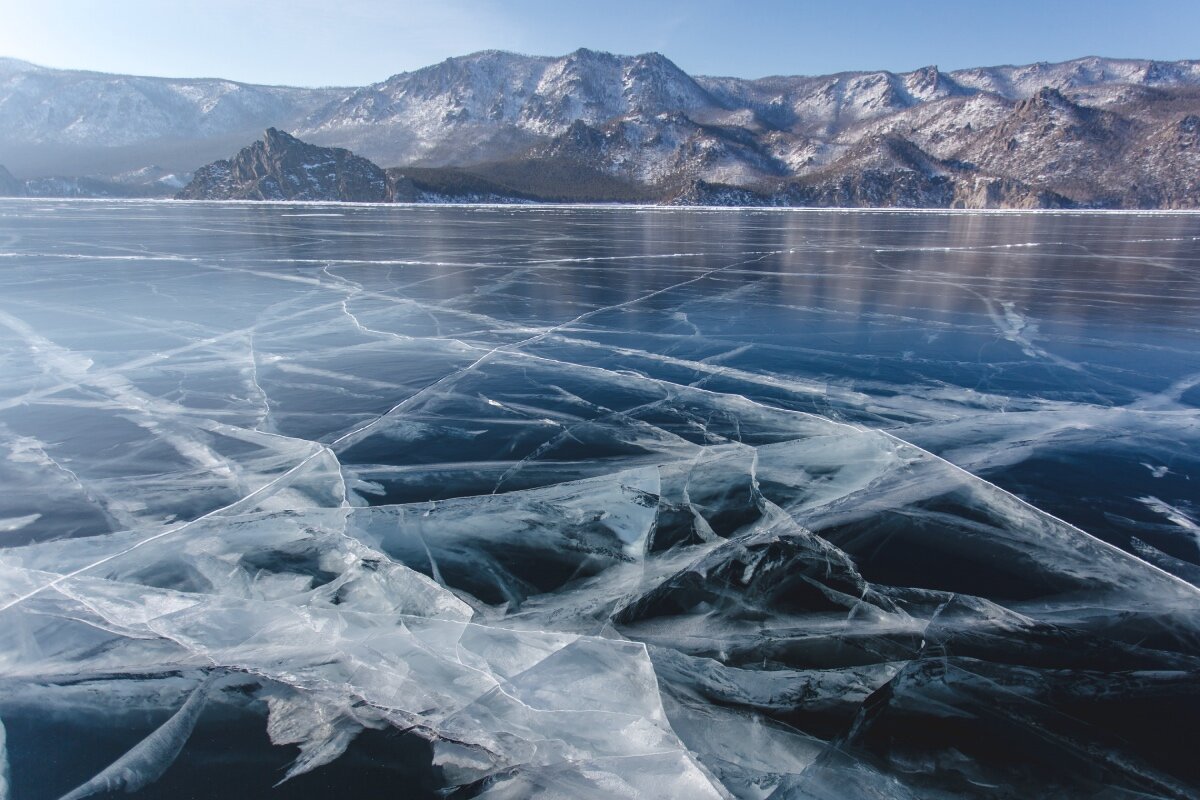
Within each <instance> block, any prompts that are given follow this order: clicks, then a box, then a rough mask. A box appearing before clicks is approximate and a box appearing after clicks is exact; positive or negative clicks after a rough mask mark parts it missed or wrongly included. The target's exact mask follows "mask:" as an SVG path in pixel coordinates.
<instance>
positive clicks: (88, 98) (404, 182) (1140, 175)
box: [0, 50, 1200, 208]
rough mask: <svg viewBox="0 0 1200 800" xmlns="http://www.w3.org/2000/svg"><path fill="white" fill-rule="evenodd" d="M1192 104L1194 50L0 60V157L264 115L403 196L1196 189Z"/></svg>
mask: <svg viewBox="0 0 1200 800" xmlns="http://www.w3.org/2000/svg"><path fill="white" fill-rule="evenodd" d="M60 85H61V87H62V88H61V90H60V89H56V88H55V87H57V86H60ZM14 87H15V88H14ZM30 87H33V88H30ZM80 87H86V90H85V89H83V88H80ZM35 89H36V91H34V90H35ZM31 98H37V102H36V103H35V102H34V101H33V100H32V99H31ZM31 109H32V110H31ZM114 109H121V110H120V111H118V110H114ZM1198 119H1200V61H1179V62H1157V61H1147V60H1132V59H1104V58H1092V57H1090V58H1083V59H1076V60H1074V61H1069V62H1064V63H1061V64H1044V63H1041V64H1033V65H1026V66H1002V67H985V68H977V69H968V70H958V71H953V72H944V71H942V70H939V69H938V68H937V67H936V66H929V67H924V68H921V69H918V70H913V71H911V72H905V73H892V72H853V73H840V74H836V75H828V76H815V77H810V76H776V77H768V78H761V79H757V80H745V79H739V78H721V77H703V76H699V77H693V76H689V75H688V74H687V73H685V72H684V71H683V70H681V69H680V68H679V67H677V66H676V65H675V64H673V63H672V62H671V61H670V60H668V59H667V58H665V57H663V56H661V55H658V54H655V53H649V54H643V55H638V56H619V55H611V54H608V53H598V52H594V51H590V50H578V51H576V52H574V53H570V54H568V55H566V56H562V57H558V58H550V57H537V56H522V55H516V54H513V53H503V52H496V51H487V52H482V53H476V54H473V55H469V56H463V57H458V58H451V59H447V60H446V61H444V62H442V63H441V64H437V65H434V66H431V67H426V68H424V69H420V70H416V71H413V72H406V73H400V74H398V75H394V76H392V77H390V78H388V79H387V80H384V81H381V82H380V83H376V84H372V85H370V86H365V87H361V88H355V89H291V88H287V87H262V86H253V85H249V84H237V83H232V82H229V81H216V80H197V81H183V80H168V79H157V78H131V77H125V76H103V75H99V74H97V73H75V72H65V71H59V70H46V69H43V68H40V67H33V66H31V65H27V64H21V63H20V62H12V61H2V60H0V161H2V162H3V163H6V164H8V165H9V166H10V167H11V168H13V170H14V171H15V172H16V174H17V175H18V176H19V177H21V178H30V177H36V176H37V174H38V173H37V170H36V169H34V168H33V167H32V166H31V165H30V162H29V161H27V160H23V159H21V158H18V157H13V156H10V155H8V154H9V153H13V152H17V151H21V148H29V147H34V146H36V147H40V148H43V150H44V152H61V153H62V154H63V155H62V157H63V158H64V159H65V160H67V161H70V159H72V158H73V159H75V161H76V162H78V161H79V160H80V158H82V156H80V153H85V152H86V153H91V154H93V155H94V154H96V153H100V154H101V155H102V157H100V156H97V157H96V158H97V159H98V160H93V161H92V162H89V163H91V164H92V166H91V167H89V169H88V170H84V171H82V172H76V173H72V172H70V170H68V169H67V168H65V167H61V166H56V167H55V168H54V170H53V172H54V173H55V174H60V175H62V174H86V175H88V176H90V177H91V178H93V179H98V180H102V181H107V182H109V183H119V182H118V181H115V179H114V177H113V176H114V175H115V174H117V173H116V172H115V171H112V170H108V167H109V166H110V165H111V163H115V162H116V161H121V162H122V164H123V165H124V166H123V172H122V174H124V173H127V172H128V171H129V170H132V169H134V168H135V167H137V166H142V167H145V166H147V165H149V164H156V165H160V166H161V168H163V169H165V170H167V171H168V172H170V173H171V174H175V175H181V174H183V173H186V172H189V171H192V170H196V169H197V168H198V167H200V166H201V165H202V164H203V163H204V162H205V161H210V160H212V159H216V158H223V157H225V156H226V155H227V154H228V153H230V152H233V151H235V150H236V149H237V148H238V147H240V146H242V145H244V144H245V143H246V142H247V141H250V140H252V138H253V137H254V136H255V135H257V133H258V132H259V131H261V130H262V129H263V128H267V127H274V128H277V129H286V130H289V131H291V132H292V134H294V135H295V136H297V137H299V138H300V139H302V140H303V141H305V142H310V143H312V144H314V145H320V146H327V147H348V148H351V149H352V150H353V151H354V152H355V153H357V154H358V155H359V156H361V157H363V158H366V159H370V160H371V161H373V162H374V163H375V164H379V165H381V166H384V167H389V168H391V170H390V173H391V174H390V175H389V176H388V183H387V186H388V187H390V188H388V189H387V191H388V192H391V196H392V197H394V198H404V197H407V198H410V199H413V200H416V201H419V200H421V199H422V198H430V197H443V198H444V197H456V198H457V197H467V196H480V197H491V198H497V197H506V198H510V199H514V200H520V199H541V200H575V201H615V202H626V201H638V202H667V203H669V202H675V203H686V202H703V203H709V202H714V203H715V202H739V203H741V202H747V203H765V204H801V205H878V204H883V205H898V206H937V207H944V206H959V207H1064V206H1080V207H1116V208H1121V207H1170V208H1174V207H1196V206H1197V205H1198V204H1200V146H1197V144H1196V141H1197V130H1196V127H1197V126H1196V120H1198ZM10 120H16V122H10ZM17 123H19V124H17ZM185 144H186V147H184V145H185ZM54 148H60V150H57V151H56V150H54ZM61 148H68V149H67V150H61ZM71 148H74V149H71ZM164 148H166V149H167V150H171V148H175V149H174V150H171V152H172V153H173V155H171V157H170V158H163V157H160V156H161V155H162V154H163V151H164ZM180 148H182V149H180ZM21 152H23V151H21ZM184 153H186V155H184ZM89 157H91V156H89ZM139 159H140V160H139ZM85 160H86V159H85ZM72 163H74V162H72ZM218 163H219V162H218ZM214 169H216V168H214ZM106 170H107V171H106ZM397 170H399V172H397ZM218 171H219V170H218ZM268 172H269V171H268ZM248 174H249V173H248ZM254 174H257V173H254ZM266 174H267V173H263V175H264V176H265V175H266ZM397 175H401V176H402V177H399V178H397V177H396V176H397ZM203 177H204V182H205V185H206V186H207V185H211V186H213V187H215V186H218V185H219V184H221V181H222V180H224V178H222V177H221V176H220V175H218V174H217V173H216V172H211V171H210V172H207V173H205V174H204V176H203ZM260 177H261V176H260ZM294 177H296V179H297V180H300V179H301V176H300V175H299V174H298V173H297V174H295V175H294ZM235 182H236V183H238V184H239V185H241V184H242V183H244V181H242V179H241V178H238V179H237V181H235ZM301 182H302V183H303V181H301ZM325 188H328V187H325ZM197 191H198V190H197ZM213 191H214V192H217V193H218V194H219V190H216V189H213ZM279 191H280V192H283V193H284V194H285V195H286V194H287V193H288V192H290V191H291V190H290V189H287V188H286V187H284V186H283V185H282V184H280V186H279ZM304 191H308V190H304ZM314 191H315V190H314ZM356 191H357V190H356ZM206 193H207V190H206ZM447 193H448V194H447ZM214 196H215V195H214Z"/></svg>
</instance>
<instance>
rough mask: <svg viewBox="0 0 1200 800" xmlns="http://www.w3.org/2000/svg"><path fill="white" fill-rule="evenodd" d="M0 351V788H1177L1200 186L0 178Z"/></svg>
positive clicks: (1187, 630) (1186, 666)
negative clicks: (891, 204) (989, 196)
mask: <svg viewBox="0 0 1200 800" xmlns="http://www.w3.org/2000/svg"><path fill="white" fill-rule="evenodd" d="M0 378H2V380H0V455H2V459H0V721H2V722H3V727H2V728H0V743H5V742H6V755H5V756H4V759H3V760H0V764H4V765H6V766H4V767H0V787H3V786H4V784H5V783H8V784H10V785H11V794H10V796H11V797H13V798H14V799H15V800H22V798H49V799H51V800H52V799H53V798H58V797H61V796H63V795H66V794H67V793H70V792H72V791H73V790H75V789H76V788H77V787H79V790H78V791H75V792H74V793H73V794H71V795H70V796H71V797H72V798H79V797H85V796H91V795H92V794H97V795H99V794H102V793H104V792H106V791H120V790H134V791H138V792H139V796H144V797H164V798H166V797H170V798H190V797H196V798H200V797H204V798H208V797H213V798H218V797H220V798H229V797H239V796H247V797H250V796H253V797H280V798H284V797H287V798H310V797H312V798H315V797H327V796H329V793H330V792H331V791H334V790H335V787H351V788H352V789H353V792H352V793H349V794H345V795H343V796H362V797H375V796H394V794H393V793H394V790H395V786H396V782H397V781H402V782H404V784H403V785H405V786H406V787H407V788H408V789H409V790H410V791H411V792H413V796H431V797H432V796H438V792H440V791H445V790H449V789H453V788H455V787H458V788H459V791H460V792H461V794H460V795H455V796H456V797H457V796H463V797H476V796H480V797H528V796H540V797H564V798H565V797H589V796H595V797H621V796H629V797H634V796H647V797H649V796H654V797H659V796H661V797H687V798H698V797H731V796H732V797H738V798H762V797H771V796H773V797H776V798H784V797H818V798H828V800H842V799H843V798H850V797H881V798H882V797H888V798H904V797H913V798H917V797H920V798H926V797H939V798H940V797H981V798H982V797H1014V798H1017V797H1019V798H1031V797H1046V798H1051V797H1094V796H1096V795H1098V794H1099V793H1100V792H1102V791H1104V790H1108V791H1110V792H1112V794H1110V795H1105V796H1111V797H1113V798H1118V797H1122V798H1123V797H1133V796H1134V793H1137V792H1140V793H1142V794H1141V795H1137V796H1153V797H1200V763H1197V761H1196V759H1195V758H1194V756H1193V754H1192V749H1193V742H1194V741H1195V739H1194V736H1195V734H1196V733H1197V731H1196V725H1197V723H1196V722H1195V721H1196V720H1197V719H1200V613H1197V612H1198V611H1200V602H1198V601H1200V590H1198V589H1197V588H1196V586H1197V585H1200V215H1173V214H1082V213H1069V214H1068V213H1063V214H1051V213H1040V214H1019V213H1004V214H981V213H970V214H968V213H963V214H950V213H905V212H840V211H797V210H785V211H776V210H717V209H712V210H674V209H631V208H625V209H616V208H612V209H609V208H544V207H543V208H538V207H527V208H521V207H503V208H501V207H367V206H328V205H325V206H320V205H290V206H289V205H267V204H262V205H255V204H183V203H118V202H114V203H104V202H62V201H0ZM1164 718H1170V719H1172V720H1174V723H1173V724H1164V722H1163V719H1164ZM139 742H142V745H139ZM131 748H133V749H132V750H131ZM284 778H288V780H287V781H286V782H284V783H282V784H281V785H280V786H278V787H277V788H275V789H271V787H272V785H274V784H276V783H277V782H279V781H281V780H283V779H284ZM338 791H348V790H338ZM639 793H640V794H639ZM3 797H4V791H3V789H2V788H0V798H3Z"/></svg>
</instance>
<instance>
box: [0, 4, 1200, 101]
mask: <svg viewBox="0 0 1200 800" xmlns="http://www.w3.org/2000/svg"><path fill="white" fill-rule="evenodd" d="M0 9H2V10H0V55H7V56H12V57H15V58H23V59H25V60H28V61H33V62H36V63H39V64H44V65H47V66H54V67H70V68H83V69H96V70H102V71H106V72H130V73H137V74H147V75H172V76H219V77H226V78H234V79H237V80H243V81H252V82H261V83H289V84H297V85H331V84H340V85H358V84H364V83H370V82H373V81H378V80H382V79H383V78H385V77H387V76H388V75H392V74H394V73H396V72H402V71H405V70H411V69H417V68H419V67H422V66H425V65H428V64H432V63H436V62H438V61H441V60H442V59H444V58H447V57H449V56H452V55H462V54H465V53H470V52H473V51H476V50H483V49H488V48H496V49H503V50H514V51H517V52H522V53H531V54H539V55H561V54H563V53H567V52H570V51H571V50H574V49H576V48H579V47H590V48H592V49H596V50H609V51H612V52H617V53H641V52H646V51H650V50H657V51H659V52H661V53H664V54H665V55H667V56H668V57H670V58H671V59H673V60H674V61H675V62H676V63H677V64H679V65H680V66H681V67H683V69H685V70H687V71H688V72H691V73H695V74H706V75H737V76H741V77H760V76H763V75H772V74H819V73H826V72H836V71H840V70H851V69H891V70H907V69H912V68H915V67H919V66H923V65H925V64H937V65H939V66H940V67H942V68H943V69H955V68H959V67H967V66H982V65H992V64H1006V63H1027V62H1032V61H1061V60H1065V59H1069V58H1074V57H1076V56H1082V55H1108V56H1129V57H1141V58H1160V59H1180V58H1200V35H1198V32H1200V0H1088V2H1081V1H1080V0H997V1H996V2H988V1H987V0H977V1H971V0H959V1H958V2H954V0H941V1H940V2H925V0H915V1H914V2H899V1H898V0H896V1H894V2H878V0H832V1H831V0H813V2H801V1H800V0H796V1H795V2H785V1H784V0H759V1H758V2H756V1H755V0H741V2H733V1H731V0H730V1H727V0H692V1H691V2H679V1H677V0H632V1H631V0H596V1H595V2H581V0H503V1H501V0H425V1H424V2H414V1H412V0H392V2H384V1H376V2H371V1H369V0H0Z"/></svg>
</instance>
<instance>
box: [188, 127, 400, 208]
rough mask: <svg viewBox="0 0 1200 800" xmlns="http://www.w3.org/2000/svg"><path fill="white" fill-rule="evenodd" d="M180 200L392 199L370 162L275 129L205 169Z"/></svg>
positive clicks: (347, 151) (378, 171)
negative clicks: (312, 143)
mask: <svg viewBox="0 0 1200 800" xmlns="http://www.w3.org/2000/svg"><path fill="white" fill-rule="evenodd" d="M177 196H178V197H179V198H180V199H184V200H190V199H206V200H353V201H361V202H367V203H381V202H385V201H387V200H389V199H390V195H389V192H388V181H387V176H386V175H385V174H384V171H383V170H381V169H380V168H379V167H377V166H375V165H374V164H372V163H371V162H370V161H368V160H366V159H365V158H359V157H358V156H356V155H354V154H353V153H351V152H350V151H349V150H343V149H342V148H337V147H317V146H315V145H311V144H307V143H305V142H302V141H300V140H299V139H296V138H295V137H293V136H290V135H288V134H286V133H283V132H282V131H278V130H276V129H275V128H268V129H267V131H266V133H265V134H264V135H263V138H262V140H261V141H258V142H255V143H254V144H252V145H250V146H249V147H244V148H242V150H241V151H240V152H239V153H238V154H237V155H236V156H234V157H233V158H232V159H230V160H221V161H216V162H214V163H212V164H208V165H207V166H204V167H201V168H200V169H199V170H197V171H196V175H195V177H194V178H192V181H191V182H190V183H189V184H188V185H187V186H185V187H184V188H183V190H182V191H180V192H179V194H178V195H177Z"/></svg>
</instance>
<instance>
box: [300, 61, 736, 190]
mask: <svg viewBox="0 0 1200 800" xmlns="http://www.w3.org/2000/svg"><path fill="white" fill-rule="evenodd" d="M713 105H715V102H714V99H713V98H712V97H711V96H710V95H708V93H707V92H705V91H704V90H703V89H702V88H701V87H700V86H699V85H698V84H697V83H696V82H695V81H694V80H693V79H692V78H690V77H689V76H688V75H687V74H686V73H684V72H683V71H682V70H680V69H679V68H678V67H677V66H675V65H674V64H672V63H671V62H670V61H669V60H668V59H666V58H664V57H663V56H661V55H658V54H657V53H650V54H646V55H640V56H614V55H611V54H608V53H597V52H594V51H591V50H577V51H575V52H574V53H571V54H570V55H566V56H563V57H561V58H544V57H530V56H519V55H515V54H513V53H504V52H499V51H485V52H482V53H475V54H473V55H469V56H462V57H459V58H450V59H447V60H446V61H443V62H442V63H441V64H436V65H434V66H431V67H426V68H424V69H420V70H417V71H415V72H406V73H401V74H399V75H394V76H392V77H391V78H388V79H387V80H386V81H383V82H382V83H378V84H373V85H371V86H367V87H364V88H362V89H359V90H357V91H355V92H353V93H352V94H350V95H349V96H348V97H347V98H346V99H345V100H343V101H342V102H339V103H334V104H332V105H330V106H328V107H326V108H323V109H321V110H320V111H318V112H317V113H316V114H314V115H312V116H310V117H309V118H308V119H307V120H306V121H305V123H304V124H303V125H302V126H301V128H300V130H299V131H298V132H299V134H300V135H301V136H302V137H304V138H306V139H311V140H312V141H315V142H320V143H333V142H338V143H345V144H348V145H350V146H351V147H352V148H353V149H354V150H355V151H356V152H361V153H362V154H363V155H365V156H366V157H368V158H372V159H374V160H376V161H379V162H381V163H421V164H429V165H437V166H440V165H445V164H452V163H460V164H461V163H470V162H471V161H485V160H491V159H496V158H502V157H505V156H510V155H513V154H516V153H518V152H519V151H520V150H522V149H524V148H525V147H528V146H529V145H530V144H532V143H533V142H534V141H536V140H537V139H538V138H539V137H545V136H555V135H558V134H561V133H564V132H565V131H566V130H567V128H569V127H570V126H571V124H572V123H573V122H575V121H582V122H584V123H586V124H589V125H596V124H600V123H603V122H606V121H609V120H612V119H616V118H628V117H653V116H655V115H658V114H661V113H664V112H676V111H682V112H689V111H699V110H702V109H707V108H708V107H710V106H713Z"/></svg>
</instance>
